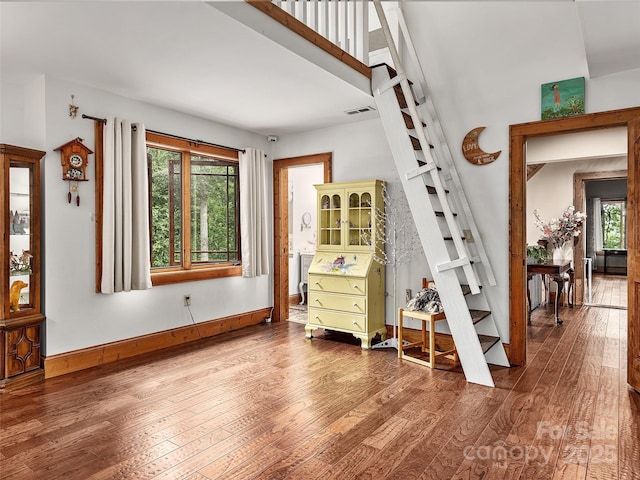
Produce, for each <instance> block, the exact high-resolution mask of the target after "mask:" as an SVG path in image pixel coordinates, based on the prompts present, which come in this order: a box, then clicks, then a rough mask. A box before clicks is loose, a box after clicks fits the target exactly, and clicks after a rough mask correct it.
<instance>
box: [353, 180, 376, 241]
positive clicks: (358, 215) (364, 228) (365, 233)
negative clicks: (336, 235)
mask: <svg viewBox="0 0 640 480" xmlns="http://www.w3.org/2000/svg"><path fill="white" fill-rule="evenodd" d="M371 222H372V218H371V194H370V193H369V192H362V193H351V194H350V195H349V236H348V238H349V240H348V241H349V245H350V246H367V245H370V243H371V233H372V232H371Z"/></svg>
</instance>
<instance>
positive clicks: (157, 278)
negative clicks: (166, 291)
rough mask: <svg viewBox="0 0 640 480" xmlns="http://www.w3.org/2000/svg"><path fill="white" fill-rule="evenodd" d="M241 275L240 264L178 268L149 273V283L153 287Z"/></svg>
mask: <svg viewBox="0 0 640 480" xmlns="http://www.w3.org/2000/svg"><path fill="white" fill-rule="evenodd" d="M240 275H242V266H240V265H238V266H236V265H229V266H224V267H215V268H197V269H193V270H178V271H165V272H156V273H153V272H152V273H151V283H152V284H153V286H154V287H157V286H159V285H171V284H173V283H183V282H195V281H198V280H211V279H214V278H224V277H239V276H240Z"/></svg>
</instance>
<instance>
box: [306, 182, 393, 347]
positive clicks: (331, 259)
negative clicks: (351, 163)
mask: <svg viewBox="0 0 640 480" xmlns="http://www.w3.org/2000/svg"><path fill="white" fill-rule="evenodd" d="M383 185H384V184H383V182H382V181H380V180H367V181H362V182H351V183H327V184H323V185H316V189H317V191H318V246H317V250H316V254H315V256H314V258H313V261H312V263H311V265H310V267H309V283H308V305H309V318H308V321H307V325H306V327H305V331H306V336H307V338H312V337H313V331H314V330H315V329H318V328H323V329H327V330H336V331H340V332H345V333H350V334H352V335H353V336H355V337H356V338H359V339H360V340H361V341H362V348H364V349H367V348H370V347H371V341H372V339H373V337H375V336H376V335H380V337H381V338H382V339H383V340H384V338H385V336H386V327H385V321H384V265H382V264H381V263H379V262H378V261H377V258H380V254H379V253H380V249H382V248H384V245H382V244H381V241H382V239H381V238H378V235H377V233H376V232H383V231H384V225H383V224H382V222H383V219H382V217H381V215H377V214H376V212H377V211H380V212H383V211H384V205H383V198H382V188H383ZM372 245H375V246H376V248H377V249H378V251H377V252H374V247H372ZM375 253H378V255H376V254H375Z"/></svg>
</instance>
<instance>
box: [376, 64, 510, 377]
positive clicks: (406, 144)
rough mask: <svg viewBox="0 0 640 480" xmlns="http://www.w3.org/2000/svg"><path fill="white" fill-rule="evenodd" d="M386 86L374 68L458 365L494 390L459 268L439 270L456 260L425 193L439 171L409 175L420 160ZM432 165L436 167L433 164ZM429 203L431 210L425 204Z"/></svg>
mask: <svg viewBox="0 0 640 480" xmlns="http://www.w3.org/2000/svg"><path fill="white" fill-rule="evenodd" d="M383 72H384V73H383ZM385 77H386V78H385ZM388 81H389V75H388V73H387V72H386V69H383V68H374V69H373V77H372V87H373V92H374V98H375V100H376V105H377V107H378V111H379V113H380V119H381V120H382V123H383V127H384V130H385V133H386V136H387V140H388V143H389V146H390V147H391V152H392V154H393V158H394V160H395V163H396V168H397V170H398V176H399V177H400V181H401V183H402V186H403V188H404V191H405V195H406V198H407V202H408V204H409V208H410V210H411V213H412V216H413V219H414V222H415V224H416V229H417V231H418V234H419V236H420V242H421V244H422V248H423V250H424V253H425V256H426V257H427V262H428V263H429V265H430V266H431V275H432V276H433V280H434V281H435V283H436V285H437V287H438V293H439V295H440V300H441V302H442V306H443V308H444V311H445V314H446V316H447V323H448V325H449V329H450V330H451V335H452V337H453V341H454V343H455V345H456V350H457V352H458V358H459V359H460V364H461V365H462V369H463V371H464V374H465V377H466V379H467V381H469V382H472V383H478V384H481V385H486V386H490V387H493V386H494V382H493V378H492V376H491V372H490V370H489V366H488V364H487V360H486V358H485V356H484V352H483V351H482V347H481V345H480V341H479V339H478V336H477V333H476V330H475V327H474V325H473V321H472V319H471V314H470V312H469V308H468V306H467V303H466V300H465V298H464V297H465V296H464V294H463V292H462V287H461V285H460V280H459V279H458V274H457V272H456V270H457V269H455V268H446V269H443V268H440V267H442V266H443V265H449V264H451V262H452V260H451V258H450V256H449V252H448V249H447V246H446V243H445V242H446V241H445V240H444V238H443V236H442V233H441V230H440V225H439V223H438V222H439V221H438V218H437V217H436V214H435V211H434V209H433V208H432V205H431V201H430V199H429V198H428V197H429V196H428V195H427V194H426V191H425V182H424V179H423V178H422V176H423V175H432V174H433V175H438V173H437V170H436V169H435V168H434V170H431V171H430V172H427V173H423V174H422V175H419V176H415V177H412V178H409V176H407V174H406V173H407V172H411V171H414V170H416V156H415V153H414V150H413V147H412V145H411V141H410V139H409V135H408V133H407V130H406V127H405V125H404V121H403V119H402V112H401V110H400V106H399V105H398V101H397V99H396V96H395V92H394V91H393V89H386V90H384V91H381V90H380V86H381V85H383V84H384V83H385V82H388ZM412 98H413V97H411V99H412ZM407 101H410V99H407ZM431 162H433V160H432V159H431ZM428 163H429V162H428ZM434 167H435V165H434ZM425 200H426V202H428V205H425ZM457 261H458V262H459V263H460V264H461V265H462V264H464V263H465V262H466V264H467V265H469V259H468V258H459V259H457ZM498 344H500V348H503V347H502V343H501V342H498Z"/></svg>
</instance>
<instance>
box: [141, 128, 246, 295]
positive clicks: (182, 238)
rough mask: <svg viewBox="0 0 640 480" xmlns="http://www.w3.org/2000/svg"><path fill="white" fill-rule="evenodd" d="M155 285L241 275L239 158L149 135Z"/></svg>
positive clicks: (224, 151) (222, 150) (232, 153)
mask: <svg viewBox="0 0 640 480" xmlns="http://www.w3.org/2000/svg"><path fill="white" fill-rule="evenodd" d="M147 158H148V159H149V196H150V199H149V200H150V201H149V203H150V210H151V211H150V223H151V226H150V228H151V268H152V271H151V274H152V279H153V284H154V285H158V284H164V283H175V282H179V281H187V280H195V279H202V278H213V277H220V276H229V275H240V274H241V267H240V266H239V265H240V260H241V259H240V208H239V199H240V192H239V180H238V170H239V167H238V153H237V152H236V151H235V150H229V149H225V148H220V147H213V146H207V145H201V144H195V143H193V142H189V141H187V140H182V139H176V138H173V137H169V136H164V135H159V134H156V133H147Z"/></svg>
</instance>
